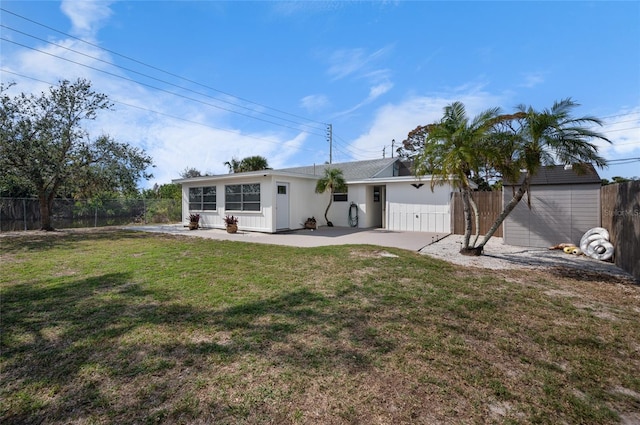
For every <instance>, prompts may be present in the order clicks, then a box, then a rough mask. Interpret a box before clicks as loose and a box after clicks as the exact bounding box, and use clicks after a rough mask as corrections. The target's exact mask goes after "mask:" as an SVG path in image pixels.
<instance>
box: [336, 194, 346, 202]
mask: <svg viewBox="0 0 640 425" xmlns="http://www.w3.org/2000/svg"><path fill="white" fill-rule="evenodd" d="M348 200H349V194H348V193H347V192H344V193H334V194H333V202H347V201H348Z"/></svg>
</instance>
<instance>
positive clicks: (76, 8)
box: [60, 0, 112, 37]
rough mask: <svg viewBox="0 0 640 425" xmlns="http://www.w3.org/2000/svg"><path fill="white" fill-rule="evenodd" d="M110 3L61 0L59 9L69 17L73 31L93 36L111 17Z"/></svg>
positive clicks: (98, 0) (86, 0)
mask: <svg viewBox="0 0 640 425" xmlns="http://www.w3.org/2000/svg"><path fill="white" fill-rule="evenodd" d="M111 3H112V2H111V1H100V0H97V1H90V0H82V1H78V0H63V1H62V4H61V5H60V9H61V10H62V12H63V13H64V14H65V15H67V16H68V17H69V19H71V24H72V31H73V32H74V33H76V34H80V35H83V36H85V37H93V36H95V34H96V33H97V31H98V29H100V27H101V25H102V24H103V23H104V22H105V21H107V20H108V19H109V17H111V14H112V11H111V9H110V8H109V6H110V5H111Z"/></svg>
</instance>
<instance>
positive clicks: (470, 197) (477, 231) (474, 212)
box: [469, 196, 480, 247]
mask: <svg viewBox="0 0 640 425" xmlns="http://www.w3.org/2000/svg"><path fill="white" fill-rule="evenodd" d="M469 204H471V209H473V215H474V217H475V219H476V234H475V238H474V239H473V243H472V244H471V246H472V247H475V246H476V243H478V237H479V236H480V214H478V205H476V201H474V200H473V196H469Z"/></svg>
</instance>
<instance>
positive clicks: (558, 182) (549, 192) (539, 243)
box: [503, 164, 601, 247]
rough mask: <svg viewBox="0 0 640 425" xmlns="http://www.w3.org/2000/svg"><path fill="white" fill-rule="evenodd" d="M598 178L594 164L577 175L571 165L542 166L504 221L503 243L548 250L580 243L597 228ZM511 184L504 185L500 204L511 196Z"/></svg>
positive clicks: (598, 211) (599, 181)
mask: <svg viewBox="0 0 640 425" xmlns="http://www.w3.org/2000/svg"><path fill="white" fill-rule="evenodd" d="M600 186H601V179H600V176H598V173H597V172H596V170H595V168H593V165H591V164H587V165H586V172H585V173H583V174H579V173H577V172H576V170H575V169H573V168H572V167H571V166H563V165H557V166H550V167H541V168H540V170H539V171H538V173H537V174H536V175H535V176H533V178H532V179H531V188H530V192H529V193H528V196H530V197H531V209H529V206H528V203H527V195H525V196H524V198H522V200H521V201H520V203H519V204H518V205H517V206H516V208H515V209H514V210H513V211H512V212H511V214H509V216H508V217H507V218H506V220H505V221H504V227H503V229H504V236H503V238H504V243H506V244H508V245H516V246H530V247H549V246H552V245H556V244H559V243H574V244H576V245H579V244H580V238H581V237H582V235H583V234H584V233H585V232H586V231H587V230H589V229H591V228H593V227H599V226H600ZM514 187H515V188H516V190H517V186H516V185H515V184H514V183H507V182H505V184H504V191H503V197H504V199H503V201H504V203H505V204H506V203H507V202H509V200H510V199H511V198H512V197H513V189H514Z"/></svg>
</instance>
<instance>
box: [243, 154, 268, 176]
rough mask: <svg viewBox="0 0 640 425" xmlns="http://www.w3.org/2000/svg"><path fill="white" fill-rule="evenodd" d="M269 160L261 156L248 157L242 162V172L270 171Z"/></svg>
mask: <svg viewBox="0 0 640 425" xmlns="http://www.w3.org/2000/svg"><path fill="white" fill-rule="evenodd" d="M268 169H269V162H268V161H267V158H265V157H264V156H260V155H254V156H248V157H246V158H244V159H243V160H242V161H240V172H245V171H260V170H268Z"/></svg>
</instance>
